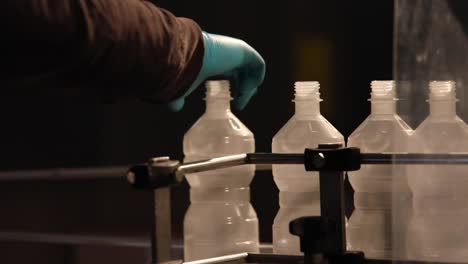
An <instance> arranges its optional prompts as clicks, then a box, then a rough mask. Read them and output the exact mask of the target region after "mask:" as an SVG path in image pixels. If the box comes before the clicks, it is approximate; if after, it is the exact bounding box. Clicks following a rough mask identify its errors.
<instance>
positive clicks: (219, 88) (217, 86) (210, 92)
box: [205, 80, 231, 99]
mask: <svg viewBox="0 0 468 264" xmlns="http://www.w3.org/2000/svg"><path fill="white" fill-rule="evenodd" d="M205 86H206V98H228V99H230V98H231V91H230V84H229V81H227V80H220V81H207V82H206V83H205Z"/></svg>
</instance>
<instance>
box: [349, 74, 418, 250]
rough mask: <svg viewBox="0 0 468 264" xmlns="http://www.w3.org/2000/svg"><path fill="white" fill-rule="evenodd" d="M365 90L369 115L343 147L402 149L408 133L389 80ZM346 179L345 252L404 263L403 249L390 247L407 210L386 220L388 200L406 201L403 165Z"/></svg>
mask: <svg viewBox="0 0 468 264" xmlns="http://www.w3.org/2000/svg"><path fill="white" fill-rule="evenodd" d="M371 89H372V93H371V99H370V101H371V114H370V116H369V117H368V118H367V119H366V120H364V122H363V123H362V124H361V125H360V126H359V127H358V128H357V129H356V130H355V131H354V132H353V133H352V134H351V135H350V136H349V138H348V146H349V147H358V148H360V149H361V151H362V152H368V153H369V152H372V153H382V152H403V151H405V150H406V148H407V144H408V142H409V138H410V135H411V133H412V130H411V128H410V127H409V126H408V125H407V124H406V123H405V122H404V121H403V120H402V119H401V118H400V117H399V116H398V115H397V114H396V98H395V84H394V82H393V81H373V82H372V83H371ZM348 176H349V180H350V182H351V185H352V186H353V189H354V207H355V209H354V212H353V214H352V215H351V217H350V219H349V222H348V225H347V227H346V233H347V241H348V245H347V246H348V249H349V250H362V251H364V252H365V254H366V257H369V258H373V259H391V258H397V259H404V258H405V256H404V255H403V254H404V251H403V249H400V248H398V249H395V251H394V250H393V247H394V246H396V245H394V243H393V239H392V238H393V237H399V238H401V237H403V238H404V237H405V226H406V225H407V223H408V221H409V220H408V218H409V216H408V213H407V212H408V210H409V209H410V208H409V206H408V207H407V208H398V209H397V210H399V212H398V216H399V217H400V219H398V221H393V216H392V204H393V202H398V206H399V207H404V206H406V205H407V204H408V203H411V199H410V194H411V192H410V190H409V187H408V185H407V179H406V174H405V170H404V167H403V166H401V165H400V166H394V165H363V166H362V167H361V169H360V170H359V171H352V172H348ZM393 190H395V192H398V193H392V191H393ZM392 195H393V196H392ZM394 199H399V200H400V201H395V200H394ZM401 218H405V219H401ZM397 232H399V233H398V234H397ZM395 244H396V243H395ZM398 245H402V243H398Z"/></svg>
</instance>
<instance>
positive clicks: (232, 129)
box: [185, 114, 253, 137]
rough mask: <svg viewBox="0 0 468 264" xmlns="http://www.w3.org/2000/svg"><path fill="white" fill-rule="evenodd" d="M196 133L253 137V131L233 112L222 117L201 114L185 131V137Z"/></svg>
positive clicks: (205, 135)
mask: <svg viewBox="0 0 468 264" xmlns="http://www.w3.org/2000/svg"><path fill="white" fill-rule="evenodd" d="M195 135H200V136H204V137H207V136H218V135H220V136H224V135H231V136H242V137H253V133H252V131H250V129H249V128H248V127H247V126H245V125H244V124H243V123H242V122H241V121H240V120H239V118H237V117H236V116H235V115H233V114H227V115H225V116H222V117H211V116H207V115H203V116H201V117H200V118H199V119H198V120H197V121H196V122H195V123H194V124H193V125H192V126H191V127H190V129H189V130H188V131H187V132H186V133H185V137H190V136H195Z"/></svg>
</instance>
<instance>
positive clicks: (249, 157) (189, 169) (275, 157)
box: [176, 153, 304, 175]
mask: <svg viewBox="0 0 468 264" xmlns="http://www.w3.org/2000/svg"><path fill="white" fill-rule="evenodd" d="M245 164H304V154H295V153H293V154H289V153H245V154H238V155H230V156H224V157H218V158H212V159H208V160H203V161H197V162H193V163H185V164H182V165H180V166H179V168H177V171H176V174H177V175H185V174H189V173H195V172H203V171H208V170H215V169H223V168H228V167H233V166H238V165H245Z"/></svg>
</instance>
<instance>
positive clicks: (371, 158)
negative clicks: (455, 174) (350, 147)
mask: <svg viewBox="0 0 468 264" xmlns="http://www.w3.org/2000/svg"><path fill="white" fill-rule="evenodd" d="M361 163H362V164H468V154H449V153H447V154H430V153H361Z"/></svg>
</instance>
